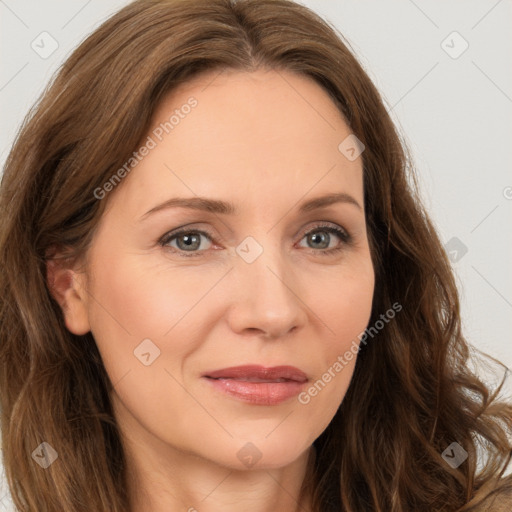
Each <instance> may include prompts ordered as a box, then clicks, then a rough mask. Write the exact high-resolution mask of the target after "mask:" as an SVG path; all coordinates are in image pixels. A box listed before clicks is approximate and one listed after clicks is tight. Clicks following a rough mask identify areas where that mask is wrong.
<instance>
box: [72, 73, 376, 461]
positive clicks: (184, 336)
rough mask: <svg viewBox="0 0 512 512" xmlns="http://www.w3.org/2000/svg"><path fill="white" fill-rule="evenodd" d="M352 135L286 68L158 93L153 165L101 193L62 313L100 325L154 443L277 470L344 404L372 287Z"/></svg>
mask: <svg viewBox="0 0 512 512" xmlns="http://www.w3.org/2000/svg"><path fill="white" fill-rule="evenodd" d="M191 98H193V99H191ZM186 105H189V107H187V106H186ZM173 115H174V117H173V118H172V120H171V121H170V119H171V116H173ZM165 123H167V124H165ZM164 127H165V128H164ZM350 134H351V130H350V128H349V127H348V126H347V124H346V123H345V122H344V121H343V120H342V117H341V115H340V114H339V113H338V111H337V110H336V107H335V105H334V104H333V103H332V102H331V100H330V99H329V97H328V95H327V94H326V93H325V92H324V91H323V89H322V88H320V87H319V86H318V85H317V84H315V83H314V82H313V81H311V80H310V79H308V78H306V77H303V76H298V75H295V74H292V73H290V72H276V71H271V72H264V71H258V72H255V73H250V74H248V73H241V72H228V71H224V72H223V73H222V74H220V75H219V74H218V72H215V73H208V74H206V75H203V76H201V77H199V78H196V79H194V80H193V81H192V82H189V83H187V84H185V85H182V86H181V87H180V88H179V89H177V90H175V91H174V92H173V93H172V94H171V95H169V96H167V97H166V99H165V101H164V102H163V103H162V104H161V105H160V106H159V108H158V110H157V112H156V114H155V117H154V119H153V126H152V129H151V131H150V132H149V133H148V137H150V139H145V140H144V143H145V144H147V150H141V151H139V157H140V162H139V163H138V164H137V165H135V167H133V169H131V170H130V171H129V172H127V173H126V177H124V179H123V181H122V183H121V184H120V185H117V187H113V188H114V189H115V190H112V191H109V194H110V195H109V194H107V195H106V197H105V198H103V199H100V200H103V201H108V207H107V209H106V212H105V213H104V215H103V217H102V219H101V222H100V225H99V228H98V230H97V232H96V233H95V237H94V239H93V243H92V246H91V248H90V252H89V253H88V263H89V267H88V271H87V274H85V273H84V274H80V273H77V274H75V276H74V280H73V281H74V283H76V286H77V290H78V294H79V296H80V300H79V301H78V302H77V303H73V304H71V305H70V307H68V310H67V316H66V323H67V325H68V328H69V329H70V330H71V331H74V332H75V333H77V334H83V333H85V332H87V331H89V330H91V331H92V334H93V336H94V339H95V340H96V343H97V345H98V348H99V351H100V353H101V356H102V358H103V361H104V364H105V367H106V370H107V372H108V374H109V376H110V379H111V381H112V383H113V385H114V391H113V396H112V399H113V403H114V408H115V413H116V417H117V419H118V422H119V424H120V426H121V429H122V431H123V433H124V434H125V435H126V437H127V438H128V439H130V440H131V441H132V444H133V446H135V445H137V447H138V448H137V450H139V451H140V452H144V454H145V455H144V456H145V457H155V458H158V457H167V456H168V455H169V454H171V453H178V452H179V453H187V454H191V455H195V456H199V457H201V458H202V459H207V460H208V461H210V462H214V463H216V464H220V465H223V466H226V467H231V468H238V469H244V468H249V467H252V466H254V465H255V464H257V467H259V468H276V467H281V466H284V465H286V464H289V463H291V462H292V461H294V460H296V459H297V458H298V457H299V456H300V455H301V454H304V453H305V452H306V451H307V449H308V448H309V447H310V446H311V444H312V443H313V441H314V440H315V439H316V438H317V437H318V436H319V435H320V434H321V433H322V431H323V430H324V429H325V428H326V427H327V425H328V424H329V422H330V421H331V419H332V418H333V416H334V414H335V412H336V410H337V409H338V407H339V406H340V403H341V402H342V400H343V397H344V395H345V393H346V391H347V388H348V386H349V383H350V379H351V376H352V374H353V369H354V366H355V362H356V358H355V357H354V358H352V359H348V358H346V357H344V354H345V353H346V352H347V351H350V349H351V348H352V353H354V352H357V350H354V349H353V348H354V347H357V346H358V341H359V340H358V337H357V336H358V334H360V333H361V332H362V331H364V329H365V327H366V326H367V324H368V321H369V318H370V311H371V305H372V296H373V291H374V272H373V267H372V262H371V258H370V252H369V245H368V239H367V233H366V226H365V212H364V209H363V208H364V198H363V179H362V159H361V157H359V158H356V157H357V149H358V148H357V147H355V150H356V152H354V151H351V150H350V148H348V150H347V144H348V145H350V139H348V141H345V142H344V144H343V145H342V147H341V149H339V148H338V146H339V145H340V144H341V143H342V142H343V141H344V140H345V139H346V138H347V137H348V136H349V135H350ZM151 141H153V142H151ZM352 146H354V145H353V144H352ZM143 154H145V156H143ZM127 168H129V166H127ZM122 174H123V173H121V175H122ZM109 189H110V187H109V186H108V185H107V186H106V187H104V189H103V190H109ZM332 194H340V195H341V194H343V196H340V197H341V198H342V200H340V201H337V202H331V201H329V202H325V203H322V204H320V203H318V204H316V205H315V203H311V201H312V200H313V199H318V198H322V197H326V196H330V195H332ZM199 197H201V198H205V201H203V202H200V200H199ZM175 198H183V199H184V200H185V199H186V200H188V201H189V202H190V205H191V206H194V207H186V206H185V205H184V204H181V206H180V205H178V204H177V203H176V204H174V205H172V204H171V200H172V201H175ZM343 198H344V199H345V200H343ZM207 201H212V202H213V201H215V202H214V203H211V204H210V203H208V202H207ZM221 201H222V202H223V203H226V204H229V205H230V209H232V210H233V211H228V209H227V208H225V207H223V208H220V207H219V205H220V202H221ZM166 203H167V206H166ZM305 205H309V206H307V207H306V206H305ZM179 229H183V230H184V233H182V234H181V235H179V236H173V232H175V231H177V230H179ZM331 229H339V230H341V234H336V232H335V231H329V230H331ZM203 233H204V234H203ZM345 233H346V234H348V237H349V238H346V235H345ZM341 360H343V361H344V362H343V363H341V362H340V361H341ZM336 363H338V364H336ZM240 366H242V367H247V366H249V367H253V368H242V369H241V370H239V371H236V370H229V369H230V368H232V367H240ZM283 366H286V367H294V368H295V370H294V369H290V368H288V369H286V368H285V369H282V368H281V369H279V368H277V369H276V370H275V371H273V372H272V371H270V372H266V371H265V368H273V367H283ZM340 366H341V369H340ZM254 367H258V368H254ZM262 368H263V369H262ZM219 370H223V371H221V372H219ZM214 372H217V373H214ZM134 449H135V448H134Z"/></svg>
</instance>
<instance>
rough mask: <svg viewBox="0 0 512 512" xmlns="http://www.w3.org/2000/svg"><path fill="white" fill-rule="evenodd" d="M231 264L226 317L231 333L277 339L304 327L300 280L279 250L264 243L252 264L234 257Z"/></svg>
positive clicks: (303, 304)
mask: <svg viewBox="0 0 512 512" xmlns="http://www.w3.org/2000/svg"><path fill="white" fill-rule="evenodd" d="M234 265H235V268H234V269H233V271H232V272H231V274H232V276H231V279H232V283H235V284H232V285H231V286H232V290H233V296H232V297H231V300H232V304H231V308H230V311H229V315H228V321H229V324H230V327H231V329H232V330H233V332H236V333H237V334H241V335H247V334H248V333H254V334H257V335H259V336H260V337H264V338H265V339H278V338H281V337H284V336H286V335H287V334H288V333H290V332H292V331H294V330H295V331H297V330H299V329H300V328H301V327H303V326H304V325H305V323H306V321H307V310H308V307H307V305H306V303H305V297H302V296H301V295H302V294H303V293H304V290H303V288H302V285H301V280H300V278H299V277H298V276H297V274H296V272H295V273H294V269H293V267H292V266H291V264H290V263H289V262H287V258H286V255H285V254H284V253H283V251H281V249H280V248H279V247H272V248H271V247H270V245H269V244H266V246H265V247H264V250H263V252H262V254H260V256H258V257H257V258H256V259H255V260H254V261H253V262H252V263H248V262H247V261H245V260H244V259H243V258H241V257H237V258H236V259H235V264H234Z"/></svg>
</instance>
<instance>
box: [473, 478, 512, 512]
mask: <svg viewBox="0 0 512 512" xmlns="http://www.w3.org/2000/svg"><path fill="white" fill-rule="evenodd" d="M508 482H509V483H508V484H507V485H506V486H505V487H501V488H500V489H497V490H496V491H493V492H491V493H489V495H488V496H486V497H485V499H484V500H483V501H482V502H481V503H480V505H479V506H478V507H476V508H475V509H474V512H511V511H512V483H511V482H510V480H509V481H508Z"/></svg>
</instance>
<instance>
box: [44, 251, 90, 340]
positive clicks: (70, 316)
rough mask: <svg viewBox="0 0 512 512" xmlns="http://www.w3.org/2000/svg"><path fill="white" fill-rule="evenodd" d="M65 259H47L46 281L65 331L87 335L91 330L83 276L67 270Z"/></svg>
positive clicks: (69, 269) (70, 269) (72, 270)
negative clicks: (60, 311)
mask: <svg viewBox="0 0 512 512" xmlns="http://www.w3.org/2000/svg"><path fill="white" fill-rule="evenodd" d="M67 262H68V260H67V259H64V258H58V257H57V258H55V257H53V258H52V259H48V260H47V263H46V279H47V284H48V289H49V291H50V294H51V295H52V297H53V298H54V299H55V300H56V301H57V302H58V304H59V306H60V308H61V310H62V313H63V316H64V322H65V324H66V327H67V329H68V330H69V331H70V332H72V333H73V334H76V335H83V334H87V333H88V332H89V331H90V330H91V328H90V325H89V317H88V300H87V297H88V295H87V291H86V288H85V282H84V277H85V276H84V274H83V273H78V272H76V271H75V270H74V269H72V268H69V267H68V266H67V265H66V263H67Z"/></svg>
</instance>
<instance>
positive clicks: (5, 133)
mask: <svg viewBox="0 0 512 512" xmlns="http://www.w3.org/2000/svg"><path fill="white" fill-rule="evenodd" d="M127 3H128V2H126V1H122V0H102V1H100V0H89V1H87V0H83V1H69V0H67V1H66V0H43V1H39V0H37V1H36V0H31V1H30V0H21V1H15V0H0V52H1V53H0V54H1V66H0V105H1V118H2V123H1V125H0V129H1V132H0V164H1V165H2V166H3V163H4V161H5V158H6V156H7V153H8V151H9V148H10V146H11V145H12V141H13V139H14V136H15V134H16V131H17V129H18V126H19V124H20V122H21V120H22V119H23V117H24V115H25V114H26V113H27V112H28V109H29V108H30V106H31V105H32V104H33V103H34V101H35V100H36V99H37V97H38V96H39V94H40V93H41V92H42V91H43V90H44V87H45V85H46V84H47V82H48V81H49V79H50V77H51V76H52V74H53V72H54V71H55V70H56V69H57V68H58V67H59V66H60V65H61V64H62V62H63V61H64V60H65V59H66V57H67V56H68V55H69V54H70V52H71V51H72V50H73V49H74V48H75V47H76V46H77V45H78V44H79V42H80V41H81V40H82V39H83V38H84V37H85V36H86V35H87V34H89V33H90V32H91V31H92V30H93V29H95V28H96V27H98V26H99V24H101V22H102V21H103V20H105V19H106V18H107V17H108V16H109V15H110V14H112V13H113V12H115V11H116V10H117V9H118V8H120V7H122V6H124V5H126V4H127ZM301 3H303V4H304V5H307V6H309V7H311V8H312V9H314V10H315V11H316V12H317V13H319V14H320V15H322V16H323V17H324V18H326V19H327V20H328V21H330V22H331V23H332V24H334V25H335V26H336V27H337V28H338V29H339V30H340V31H341V33H342V34H343V35H344V36H345V37H346V38H347V39H348V40H349V42H350V44H351V47H352V49H353V50H354V51H355V52H356V54H357V55H358V57H359V59H360V61H361V63H362V64H363V66H364V67H365V69H366V70H367V72H368V73H369V75H370V76H371V78H372V79H373V81H374V82H375V84H376V85H377V87H378V89H379V90H380V91H381V93H382V95H383V96H384V98H385V101H386V104H387V106H388V109H390V110H391V114H392V116H393V119H394V120H395V122H396V123H397V125H398V126H399V128H400V130H401V132H402V134H403V136H404V137H405V139H406V141H407V142H408V144H409V145H410V148H411V150H412V153H413V156H414V158H415V162H416V165H417V169H418V175H419V182H420V186H421V188H422V194H423V198H424V201H425V203H426V206H427V209H428V210H429V212H430V214H431V217H432V219H433V221H434V223H435V224H436V226H437V228H438V230H439V233H440V235H441V239H442V240H443V242H444V243H449V244H450V245H449V246H448V247H449V252H450V253H451V254H452V257H453V258H454V261H453V266H454V269H455V271H456V274H457V278H458V284H459V289H460V293H461V301H462V320H463V327H464V329H465V333H466V336H467V339H468V340H469V341H470V342H471V343H473V344H474V345H475V346H476V347H478V348H479V349H481V350H483V351H485V352H488V353H490V354H491V355H493V356H494V357H496V358H498V359H499V360H501V361H502V362H503V363H505V364H506V365H507V366H509V367H511V368H512V343H511V335H510V333H511V328H512V314H511V313H512V265H511V262H512V229H511V222H510V221H511V214H512V173H511V172H510V169H511V163H512V151H511V146H512V139H511V134H512V67H511V65H510V63H511V62H512V38H511V36H510V34H511V33H512V2H511V0H493V1H484V0H480V1H476V0H465V1H464V2H461V1H460V0H445V1H443V2H432V1H430V2H429V1H426V0H415V1H413V0H386V1H383V0H358V1H355V0H348V1H347V0H345V1H343V0H309V1H306V0H303V1H302V2H301ZM43 32H48V33H49V34H50V35H51V38H53V39H55V41H56V42H57V43H58V48H57V49H56V51H55V52H54V53H52V54H51V55H50V56H46V55H44V57H46V58H42V57H41V56H40V55H38V53H37V52H36V51H35V50H34V49H33V48H32V47H31V44H33V45H34V46H35V47H36V48H39V49H38V51H39V52H40V53H44V52H45V51H46V52H49V51H50V50H51V44H52V41H51V39H49V37H48V36H45V35H43V36H41V35H40V34H41V33H43ZM453 32H456V34H453ZM443 41H444V42H443ZM36 45H37V46H36ZM466 45H468V48H467V49H466V50H465V51H464V52H463V53H461V51H462V50H463V49H464V48H465V46H466ZM459 53H461V54H460V55H459ZM84 86H86V85H85V84H84ZM453 238H455V239H456V240H452V239H453ZM450 240H451V241H450ZM461 244H463V246H465V247H466V248H467V253H465V254H464V255H463V256H462V257H461V254H462V252H461V247H463V246H462V245H461ZM3 486H4V489H3V490H2V482H1V480H0V511H2V510H11V506H10V502H9V497H8V496H6V497H4V498H3V500H2V496H4V493H5V492H6V489H7V488H6V484H5V483H3Z"/></svg>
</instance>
